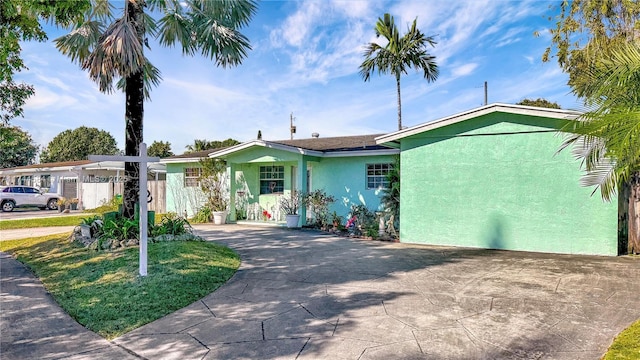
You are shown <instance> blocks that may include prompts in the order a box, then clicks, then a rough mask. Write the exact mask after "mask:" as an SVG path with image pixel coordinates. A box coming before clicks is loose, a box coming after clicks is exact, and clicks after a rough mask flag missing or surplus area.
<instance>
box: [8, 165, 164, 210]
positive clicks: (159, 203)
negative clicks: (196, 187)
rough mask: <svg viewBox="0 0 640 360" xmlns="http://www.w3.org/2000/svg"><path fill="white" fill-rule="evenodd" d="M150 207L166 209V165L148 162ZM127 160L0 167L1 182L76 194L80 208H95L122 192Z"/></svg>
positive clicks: (71, 194)
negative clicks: (125, 161)
mask: <svg viewBox="0 0 640 360" xmlns="http://www.w3.org/2000/svg"><path fill="white" fill-rule="evenodd" d="M149 172H150V173H151V175H150V176H149V182H148V186H149V189H150V192H151V195H152V197H153V201H152V203H151V204H150V205H149V207H150V210H155V211H157V212H165V199H164V198H165V197H164V193H165V190H164V178H165V174H164V172H165V170H164V165H161V164H158V163H155V164H149ZM123 177H124V163H123V162H116V161H101V162H93V161H89V160H79V161H65V162H54V163H44V164H35V165H26V166H20V167H15V168H8V169H0V185H29V186H34V187H38V188H40V189H42V190H45V191H48V192H52V193H56V194H59V195H61V196H63V197H65V198H67V199H72V198H77V199H78V200H79V203H78V206H79V208H80V209H93V208H96V207H98V206H100V205H102V203H106V202H108V201H110V200H111V199H113V197H114V196H116V195H119V194H122V187H123V182H122V180H123Z"/></svg>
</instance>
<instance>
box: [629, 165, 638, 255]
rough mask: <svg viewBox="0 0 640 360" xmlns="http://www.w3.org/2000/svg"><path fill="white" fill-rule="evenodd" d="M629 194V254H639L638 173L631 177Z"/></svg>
mask: <svg viewBox="0 0 640 360" xmlns="http://www.w3.org/2000/svg"><path fill="white" fill-rule="evenodd" d="M630 190H631V191H630V193H629V222H628V225H627V226H628V230H629V244H628V252H629V254H640V173H635V174H634V175H633V176H632V177H631V181H630Z"/></svg>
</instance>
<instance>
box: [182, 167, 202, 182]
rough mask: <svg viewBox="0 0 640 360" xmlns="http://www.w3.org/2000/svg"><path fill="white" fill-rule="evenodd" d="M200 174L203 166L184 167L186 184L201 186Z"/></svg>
mask: <svg viewBox="0 0 640 360" xmlns="http://www.w3.org/2000/svg"><path fill="white" fill-rule="evenodd" d="M200 175H202V168H184V186H185V187H195V186H199V185H200V181H199V179H200Z"/></svg>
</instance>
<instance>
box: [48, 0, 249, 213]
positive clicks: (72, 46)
mask: <svg viewBox="0 0 640 360" xmlns="http://www.w3.org/2000/svg"><path fill="white" fill-rule="evenodd" d="M256 8H257V5H256V2H255V1H254V0H236V1H200V0H198V1H187V2H178V1H164V0H147V1H143V0H131V1H126V2H124V9H122V12H121V14H120V16H119V17H118V18H116V17H115V16H114V13H113V9H114V7H113V6H112V5H111V3H110V2H109V1H108V0H94V1H93V2H92V7H91V8H90V9H88V11H86V12H85V14H84V15H85V16H84V19H83V21H78V22H77V23H76V24H75V26H74V28H73V30H72V31H71V32H70V33H69V34H67V35H64V36H62V37H60V38H58V39H56V40H55V43H56V47H57V48H58V49H59V50H60V51H61V52H62V53H63V54H64V55H67V56H69V57H70V58H71V60H72V61H73V62H77V63H78V64H79V65H80V67H81V68H82V69H83V70H87V71H88V73H89V77H90V78H91V79H92V80H93V81H95V82H96V83H97V84H98V87H99V89H100V91H102V92H106V93H109V92H111V91H113V87H114V82H116V81H117V87H118V88H119V89H121V90H123V91H124V92H125V149H124V153H125V155H127V156H135V155H138V153H139V144H140V143H141V142H142V141H143V131H142V128H143V114H144V100H145V99H149V98H150V91H151V87H152V86H156V85H158V84H159V82H160V80H161V77H160V71H159V70H158V69H157V68H156V67H155V66H153V65H152V64H151V63H150V62H149V60H148V59H147V58H146V57H145V55H144V47H145V46H147V47H149V45H148V44H149V43H148V41H147V37H154V38H156V39H157V40H158V42H159V43H160V45H162V46H167V47H173V46H175V45H176V44H178V43H179V44H180V45H181V48H182V53H183V55H189V56H193V55H195V54H196V53H200V54H202V55H203V56H206V57H209V58H210V59H211V60H213V61H214V63H215V64H216V65H217V66H222V67H227V66H236V65H238V64H240V63H241V62H242V60H244V58H245V57H246V56H247V51H248V50H249V49H251V46H250V44H249V40H248V39H247V37H245V36H244V35H243V34H242V33H240V31H239V29H240V28H242V27H244V26H246V25H247V24H248V23H249V21H250V20H251V18H252V17H253V15H254V14H255V12H256ZM145 10H148V12H149V13H153V14H154V16H153V17H151V16H149V14H147V13H145ZM139 173H140V169H139V167H138V166H135V165H134V164H133V163H125V179H126V180H125V184H124V203H123V214H124V215H125V216H126V217H128V218H133V216H134V208H135V203H136V198H137V195H138V190H139V189H138V187H139V186H138V183H137V181H136V179H138V178H139Z"/></svg>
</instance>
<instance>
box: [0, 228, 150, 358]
mask: <svg viewBox="0 0 640 360" xmlns="http://www.w3.org/2000/svg"><path fill="white" fill-rule="evenodd" d="M31 230H32V229H31ZM3 239H4V234H3ZM0 277H1V280H2V281H1V282H0V284H1V285H0V304H1V307H2V312H1V315H0V339H1V340H0V341H1V343H0V358H1V359H2V360H13V359H16V360H17V359H21V360H23V359H61V358H64V359H74V360H84V359H86V360H93V359H138V357H136V356H133V355H131V354H130V353H128V352H127V351H125V350H124V349H122V348H121V347H119V346H117V345H115V344H113V343H111V342H109V341H107V340H105V339H104V338H102V337H100V336H99V335H97V334H95V333H94V332H92V331H89V330H87V329H85V328H84V327H83V326H82V325H80V324H78V323H77V322H76V321H75V320H73V319H72V318H71V317H70V316H69V315H68V314H67V313H65V312H64V311H63V310H62V309H61V308H60V307H59V306H58V304H57V303H56V302H55V301H53V298H52V297H51V295H49V293H48V292H47V291H46V290H45V289H44V287H43V286H42V283H41V282H40V281H39V280H38V279H36V277H35V276H34V275H33V274H32V273H31V271H29V269H27V268H26V267H25V266H24V265H22V264H21V263H20V262H18V261H17V260H15V259H13V258H12V257H11V256H10V255H9V254H7V253H4V252H0Z"/></svg>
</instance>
